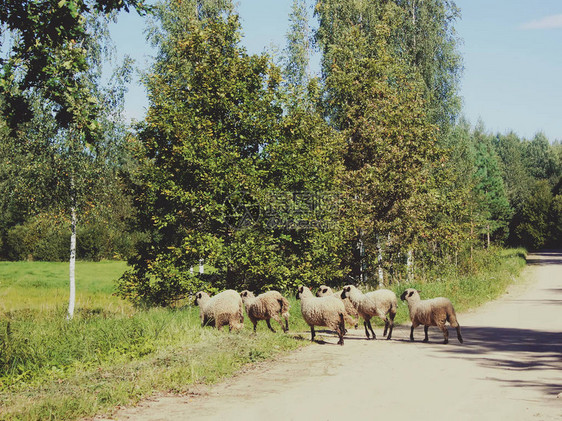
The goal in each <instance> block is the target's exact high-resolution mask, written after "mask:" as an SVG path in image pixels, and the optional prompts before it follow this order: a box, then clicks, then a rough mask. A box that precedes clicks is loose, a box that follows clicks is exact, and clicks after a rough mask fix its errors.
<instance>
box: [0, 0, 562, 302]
mask: <svg viewBox="0 0 562 421" xmlns="http://www.w3.org/2000/svg"><path fill="white" fill-rule="evenodd" d="M20 3H21V4H18V5H14V4H13V2H11V1H8V0H2V1H0V21H1V22H2V27H1V31H2V35H3V38H2V50H1V51H2V60H1V61H0V64H1V70H0V111H1V113H0V260H10V261H18V260H33V261H64V260H68V259H69V253H70V252H69V251H70V250H71V242H72V241H71V240H72V239H73V238H75V240H76V243H75V244H76V251H75V252H76V257H77V258H79V259H84V260H93V261H98V260H104V259H121V260H127V261H128V263H129V265H130V267H129V270H128V271H127V272H126V273H125V274H124V275H123V277H122V278H121V279H120V280H119V281H118V293H119V295H120V296H121V297H124V298H127V299H129V300H130V301H132V302H133V303H134V304H136V305H150V306H153V305H157V306H168V305H172V304H173V303H175V302H176V301H177V300H180V299H182V298H184V297H186V296H188V295H189V294H192V293H194V292H195V291H197V290H199V289H202V288H204V289H207V290H210V291H213V290H214V291H216V290H218V289H223V288H233V287H236V288H237V289H239V290H242V289H250V290H255V291H263V290H266V289H270V288H276V289H281V290H289V289H294V288H295V287H296V286H298V285H299V284H303V283H304V284H307V285H311V286H318V285H320V284H326V285H332V286H337V285H341V284H344V283H349V279H351V280H353V281H355V282H361V283H363V284H367V285H372V286H376V285H377V284H385V285H388V284H392V283H393V282H399V281H401V280H404V279H411V278H412V277H424V276H431V274H432V273H434V271H435V270H438V269H440V268H444V267H454V268H456V270H459V271H467V272H468V271H470V270H471V265H472V264H473V258H474V257H473V256H474V253H475V250H477V249H478V250H481V249H490V248H494V247H515V246H523V247H526V248H527V249H529V250H534V249H540V248H545V247H551V248H556V247H560V246H561V245H562V144H561V143H560V140H559V139H558V140H555V139H548V138H546V136H545V135H544V134H543V133H542V132H540V128H537V130H538V131H537V134H536V135H535V136H534V137H533V138H531V139H526V138H523V137H521V136H519V135H518V134H517V133H514V132H506V133H490V132H489V131H488V130H487V129H486V127H485V126H484V124H483V123H481V122H477V123H476V124H475V125H471V124H470V123H469V122H467V121H466V120H465V119H464V118H463V110H462V99H461V98H460V96H459V84H460V81H461V79H462V56H461V55H460V53H459V49H458V46H459V43H460V41H461V40H460V39H459V38H458V36H457V34H456V32H455V23H456V22H457V21H458V19H460V12H461V11H460V10H459V9H458V8H457V6H456V5H455V3H454V1H450V0H427V1H424V2H419V1H416V0H319V1H317V2H312V1H311V0H308V1H307V0H294V1H293V6H292V12H291V14H290V16H288V19H289V21H290V30H289V31H288V33H287V38H286V47H285V49H284V50H283V51H282V54H281V55H280V57H276V58H275V59H274V58H272V57H271V56H269V55H267V54H265V53H264V54H261V55H250V54H248V53H247V51H246V50H245V48H244V47H243V45H242V42H241V39H242V28H241V24H240V20H239V17H238V15H237V13H236V6H235V3H234V2H233V1H231V0H183V1H180V0H167V1H164V2H162V3H158V4H156V5H147V4H145V3H144V2H143V1H142V0H62V1H58V0H25V1H22V2H20ZM123 11H127V12H129V13H140V14H141V15H143V16H146V17H147V22H148V21H149V17H150V21H151V22H152V24H151V25H150V27H149V28H150V29H149V31H148V32H147V34H148V36H149V39H150V42H151V43H152V44H153V45H155V46H156V48H157V55H156V57H155V60H154V64H153V65H152V66H151V67H150V68H148V69H141V71H142V72H143V81H144V84H145V86H146V88H147V91H148V95H149V108H148V111H147V115H146V118H145V119H144V121H141V122H139V123H138V124H135V125H134V126H130V125H128V124H127V123H126V122H125V119H124V94H125V92H126V90H127V86H128V83H129V81H130V77H131V74H132V72H133V71H134V63H132V62H131V60H129V59H125V60H123V61H120V62H117V61H116V60H115V58H114V53H113V49H112V42H111V39H110V37H109V32H108V24H109V23H110V22H111V21H113V20H114V19H116V17H117V14H118V13H119V12H123ZM311 18H313V19H316V21H317V23H318V25H317V27H311V26H310V20H311ZM313 51H317V52H320V54H321V74H320V75H312V74H310V72H309V65H308V63H309V59H310V56H311V54H312V52H313ZM108 66H109V67H111V75H110V77H107V75H104V69H107V67H108ZM201 260H203V261H204V262H205V265H206V268H208V269H207V270H206V271H205V273H203V274H200V273H198V272H197V271H195V272H194V271H193V268H194V267H196V266H197V265H198V264H199V262H200V261H201Z"/></svg>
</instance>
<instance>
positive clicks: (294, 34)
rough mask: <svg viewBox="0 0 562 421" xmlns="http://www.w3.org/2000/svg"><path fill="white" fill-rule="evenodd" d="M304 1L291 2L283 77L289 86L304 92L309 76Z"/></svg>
mask: <svg viewBox="0 0 562 421" xmlns="http://www.w3.org/2000/svg"><path fill="white" fill-rule="evenodd" d="M308 20H309V19H308V12H307V10H306V0H293V5H292V8H291V14H290V15H289V21H290V22H291V24H290V26H289V31H288V32H287V36H286V37H287V47H286V49H285V53H286V59H285V66H284V75H285V77H286V79H287V83H288V85H289V86H292V87H293V88H296V89H300V90H301V91H304V89H305V87H306V85H307V82H308V79H309V75H308V63H309V57H310V50H311V45H310V36H311V33H310V28H309V26H308V25H309V24H308Z"/></svg>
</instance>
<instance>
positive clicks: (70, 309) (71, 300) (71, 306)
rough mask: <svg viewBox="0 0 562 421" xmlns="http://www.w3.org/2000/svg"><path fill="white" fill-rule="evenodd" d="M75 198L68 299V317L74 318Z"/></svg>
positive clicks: (71, 225)
mask: <svg viewBox="0 0 562 421" xmlns="http://www.w3.org/2000/svg"><path fill="white" fill-rule="evenodd" d="M74 199H75V198H74V197H73V205H72V207H71V209H70V213H71V220H70V265H69V272H70V298H69V299H68V315H67V319H69V320H70V319H72V318H73V317H74V304H75V302H76V278H75V268H76V204H75V200H74Z"/></svg>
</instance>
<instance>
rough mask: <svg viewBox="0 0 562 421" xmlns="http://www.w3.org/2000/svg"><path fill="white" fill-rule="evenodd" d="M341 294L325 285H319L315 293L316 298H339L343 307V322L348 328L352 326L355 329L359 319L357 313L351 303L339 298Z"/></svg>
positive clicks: (347, 299) (346, 299)
mask: <svg viewBox="0 0 562 421" xmlns="http://www.w3.org/2000/svg"><path fill="white" fill-rule="evenodd" d="M341 293H342V291H338V292H333V291H332V288H330V287H328V286H326V285H321V286H320V287H319V288H318V291H316V296H317V297H325V296H327V295H333V296H334V297H338V298H340V299H341V300H342V301H343V305H344V307H345V321H346V323H347V324H348V325H349V326H353V327H354V328H356V329H357V317H359V313H357V310H356V309H355V307H354V306H353V304H352V303H351V301H350V300H349V298H341ZM354 317H355V318H354Z"/></svg>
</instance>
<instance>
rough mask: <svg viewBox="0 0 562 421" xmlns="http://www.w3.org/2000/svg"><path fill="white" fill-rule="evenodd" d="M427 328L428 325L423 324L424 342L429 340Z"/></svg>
mask: <svg viewBox="0 0 562 421" xmlns="http://www.w3.org/2000/svg"><path fill="white" fill-rule="evenodd" d="M428 330H429V325H424V326H423V332H424V333H425V338H424V339H423V341H424V342H429V336H428V335H427V333H428Z"/></svg>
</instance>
